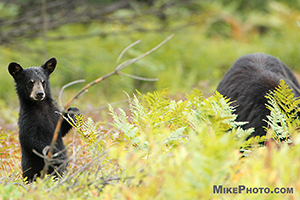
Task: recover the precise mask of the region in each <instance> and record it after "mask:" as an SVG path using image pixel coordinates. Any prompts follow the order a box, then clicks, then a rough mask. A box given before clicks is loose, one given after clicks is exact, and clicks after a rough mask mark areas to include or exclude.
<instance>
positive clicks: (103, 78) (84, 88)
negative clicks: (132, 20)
mask: <svg viewBox="0 0 300 200" xmlns="http://www.w3.org/2000/svg"><path fill="white" fill-rule="evenodd" d="M173 36H174V34H172V35H170V36H169V37H167V38H166V39H165V40H164V41H162V42H161V43H159V44H158V45H157V46H155V47H154V48H152V49H151V50H149V51H147V52H146V53H144V54H142V55H140V56H138V57H136V58H133V59H129V60H127V61H125V62H123V63H121V64H120V65H118V66H116V67H115V70H114V71H113V72H110V73H108V74H106V75H104V76H102V77H100V78H98V79H96V80H94V81H92V82H90V83H89V84H87V85H86V86H84V87H83V88H82V89H81V90H80V91H79V92H78V93H77V94H76V95H75V96H74V97H72V98H71V99H70V100H69V101H68V103H67V104H66V105H65V107H64V109H63V111H62V115H61V116H60V117H59V120H58V122H57V125H56V128H55V131H54V134H53V138H52V142H51V145H50V149H49V152H48V155H47V157H48V159H49V160H50V159H51V157H52V153H53V150H54V146H55V143H56V140H57V137H58V133H59V130H60V127H61V123H62V121H63V117H62V116H63V115H64V113H66V110H67V109H68V108H69V107H70V105H71V104H72V102H73V101H74V100H76V99H78V98H79V97H80V96H81V94H83V93H84V92H86V91H87V89H88V88H90V87H92V86H93V85H95V84H97V83H99V82H101V81H104V80H105V79H107V78H109V77H111V76H113V75H118V74H119V75H122V74H121V73H120V71H121V70H123V69H125V68H126V67H128V66H129V65H131V64H133V63H135V62H137V61H138V60H140V59H142V58H144V57H145V56H147V55H149V54H151V53H152V52H154V51H156V50H157V49H158V48H160V47H161V46H162V45H164V44H165V43H166V42H167V41H169V40H170V39H171V38H172V37H173ZM137 43H139V41H136V42H134V43H133V44H131V45H129V46H128V47H126V48H125V49H124V50H123V51H122V52H121V54H120V56H119V57H118V59H117V64H118V62H119V60H120V59H121V58H122V56H123V55H124V53H125V52H126V51H127V50H128V49H129V48H131V47H133V46H134V45H136V44H137ZM131 78H134V76H131ZM47 171H48V164H47V163H45V166H44V169H43V171H42V174H41V178H44V177H45V175H46V173H47Z"/></svg>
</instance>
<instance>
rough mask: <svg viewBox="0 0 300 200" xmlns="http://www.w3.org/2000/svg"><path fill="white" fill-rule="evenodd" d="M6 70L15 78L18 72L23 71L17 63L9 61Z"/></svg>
mask: <svg viewBox="0 0 300 200" xmlns="http://www.w3.org/2000/svg"><path fill="white" fill-rule="evenodd" d="M8 71H9V73H10V75H11V76H12V77H14V78H15V77H16V76H17V75H18V74H20V73H21V72H22V71H23V68H22V67H21V65H19V64H18V63H15V62H11V63H10V64H9V65H8Z"/></svg>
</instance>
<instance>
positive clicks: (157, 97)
mask: <svg viewBox="0 0 300 200" xmlns="http://www.w3.org/2000/svg"><path fill="white" fill-rule="evenodd" d="M22 2H23V3H24V4H25V3H27V2H29V1H27V0H25V1H22ZM91 2H93V3H95V4H96V3H97V2H98V1H97V0H95V1H91ZM105 2H106V3H107V4H110V3H112V2H116V1H113V0H111V1H105ZM151 2H152V1H150V0H149V1H146V0H145V1H142V0H140V1H132V3H131V5H130V9H126V8H122V9H118V10H116V11H114V12H112V13H109V14H106V15H103V16H101V17H103V21H101V20H99V19H97V20H92V21H89V22H78V23H69V24H65V25H62V26H59V27H57V28H55V29H50V28H49V30H47V31H46V34H45V35H43V34H41V33H40V32H38V31H37V32H34V31H33V33H34V34H36V35H38V36H35V37H33V36H32V37H30V36H28V37H26V36H25V35H24V36H23V37H21V36H20V37H18V38H17V39H16V41H14V42H11V41H10V43H5V45H2V46H0V62H1V63H2V67H3V68H2V70H3V72H2V73H1V74H0V79H1V83H2V84H0V108H1V116H2V117H1V118H0V158H1V164H0V183H1V184H0V200H2V199H3V200H6V199H45V200H46V199H254V198H255V199H299V198H300V196H299V195H300V193H299V191H300V184H299V182H300V176H299V174H300V173H299V172H300V171H299V169H300V160H299V152H300V145H299V142H300V136H299V134H298V130H297V127H298V124H299V119H298V118H297V117H296V113H297V112H298V110H297V108H296V107H297V105H298V104H299V99H298V98H295V97H294V96H293V94H292V93H291V91H290V90H289V89H288V88H287V86H286V85H285V84H284V82H281V84H280V86H279V87H278V89H277V90H275V91H274V92H273V93H270V94H268V95H267V96H266V98H267V99H268V104H267V105H266V106H267V107H268V108H269V109H270V110H271V114H270V116H269V117H268V123H269V125H270V127H271V129H270V130H269V131H268V134H267V136H266V137H265V138H263V139H264V140H267V145H266V146H264V147H262V146H260V145H258V144H257V141H258V140H256V139H254V140H251V141H248V142H244V139H245V138H246V137H247V135H248V134H250V133H251V131H253V130H252V129H249V130H242V129H241V128H240V126H241V125H242V124H243V123H247V122H240V123H237V122H235V121H234V120H235V119H236V116H235V115H233V114H232V112H233V110H234V108H233V107H231V106H230V105H229V104H228V99H224V98H223V97H222V96H221V95H220V94H219V93H217V92H215V88H216V86H217V84H218V82H219V81H220V80H221V78H222V76H223V74H224V73H225V72H226V71H227V69H228V68H229V67H230V66H231V65H232V64H233V62H234V61H235V60H236V59H237V58H238V57H240V56H242V55H245V54H247V53H254V52H264V53H266V54H271V55H273V56H275V57H278V58H279V59H280V60H282V61H283V62H284V63H285V64H286V65H287V66H289V67H290V68H291V69H292V70H293V71H294V72H295V74H296V75H297V72H299V67H298V65H299V64H298V63H300V57H299V52H300V46H299V45H298V43H299V40H300V34H299V32H300V29H299V27H298V25H297V21H300V4H299V2H298V1H296V0H293V1H287V0H278V1H271V0H268V1H245V0H237V1H228V0H215V1H190V2H191V4H186V3H184V2H186V1H174V2H176V3H174V4H172V3H170V2H171V1H169V0H156V1H153V5H151V6H150V4H151ZM172 2H173V1H172ZM82 9H83V8H82ZM0 11H1V12H0V13H1V14H0V18H1V19H3V18H5V19H7V21H9V20H13V19H15V18H16V17H17V16H18V15H19V14H20V12H21V9H20V7H19V4H18V5H15V4H10V5H6V4H4V3H0ZM4 11H5V12H4ZM80 11H81V10H80V9H78V10H77V12H80ZM152 11H153V12H152ZM154 11H155V12H154ZM158 11H161V12H162V13H159V12H158ZM154 13H155V14H154ZM159 14H160V15H159ZM159 16H160V17H159ZM54 17H55V16H54ZM0 26H1V24H0ZM24 26H25V25H24ZM15 28H16V27H15ZM11 29H12V27H8V28H6V29H3V30H4V31H7V30H11ZM171 34H175V36H174V37H173V38H172V39H171V40H170V41H168V42H167V43H166V44H164V45H163V46H162V47H161V48H159V49H158V50H156V51H155V52H153V53H151V54H150V55H149V56H147V57H145V58H143V59H141V60H139V61H137V62H136V63H134V64H133V65H131V66H130V67H128V68H126V69H125V70H124V72H126V73H129V74H133V75H137V76H141V77H146V78H159V81H157V82H144V81H140V80H135V79H131V78H129V77H124V76H113V77H111V78H109V79H107V80H105V81H103V82H101V83H99V84H98V85H95V86H93V87H91V88H89V91H88V92H87V93H84V94H83V95H82V96H81V97H80V98H79V99H78V100H76V101H75V103H74V104H75V106H76V107H78V108H80V110H82V111H84V112H83V118H80V119H79V121H80V122H81V126H78V127H76V130H75V131H73V133H71V134H69V135H68V136H67V137H66V138H65V139H64V141H65V143H66V144H67V145H68V147H69V149H68V152H69V154H70V158H71V160H70V164H69V166H68V172H67V173H66V174H65V176H64V177H62V179H59V180H53V179H52V178H50V177H46V178H45V179H38V180H37V182H35V183H33V184H31V185H26V184H25V183H24V182H23V181H22V178H21V177H22V176H21V168H20V157H21V152H20V147H19V143H18V134H17V133H18V131H17V125H16V122H17V114H18V101H17V96H16V94H15V91H14V83H13V80H12V78H11V77H10V75H9V73H8V72H7V66H8V64H9V63H10V62H12V61H16V62H18V63H20V64H21V65H22V66H23V67H30V66H36V65H40V64H42V63H44V62H45V60H47V59H48V58H50V57H52V56H54V57H56V58H57V60H58V66H57V69H56V71H55V72H54V73H53V74H52V75H51V79H50V81H51V86H52V91H53V93H54V97H55V99H58V94H59V90H60V88H61V87H62V86H63V85H64V84H67V83H69V82H71V81H74V80H77V79H86V82H91V81H93V80H95V79H97V78H98V77H101V76H103V75H105V74H107V73H109V72H112V71H113V70H114V68H115V65H116V61H117V58H118V56H119V54H120V53H121V51H122V50H123V49H124V48H125V47H127V46H128V45H130V44H132V43H133V42H135V41H137V40H139V39H141V40H142V42H141V43H140V44H138V45H135V46H134V47H132V48H130V49H129V50H128V51H127V52H126V53H125V54H124V56H123V58H122V60H121V62H123V61H125V60H128V59H131V58H134V57H137V56H139V55H141V54H143V53H144V52H147V51H149V50H150V49H151V48H153V47H154V46H156V45H157V44H158V43H160V42H161V41H162V40H164V39H165V38H166V37H168V36H169V35H171ZM0 36H3V35H1V33H0ZM4 36H5V35H4ZM4 36H3V37H4ZM3 37H2V39H1V38H0V41H2V42H3V41H4V39H3ZM84 85H85V83H80V84H76V85H72V86H71V87H68V88H67V89H66V90H65V93H64V95H63V99H62V100H63V102H64V103H65V102H67V101H68V100H69V98H70V97H72V96H73V95H74V94H75V93H76V92H77V91H78V90H80V89H81V88H82V87H83V86H84ZM137 91H139V92H137ZM200 91H201V92H200ZM124 99H129V103H126V104H122V105H113V104H112V103H113V102H115V101H120V100H124ZM107 104H110V105H109V108H108V109H102V110H100V112H94V113H91V112H90V111H91V110H94V109H95V107H99V106H103V105H104V106H105V105H107ZM283 111H284V112H283ZM271 137H272V138H273V139H274V140H271V139H270V138H271ZM249 143H250V144H249ZM249 145H251V148H249ZM241 147H247V148H244V149H243V150H244V153H241V152H240V150H241ZM243 155H244V156H245V157H242V156H243ZM219 185H222V186H223V187H239V186H240V185H243V186H245V187H253V188H255V187H257V188H258V187H264V188H267V187H268V188H270V190H271V191H272V190H274V189H275V188H276V187H279V188H292V190H293V194H270V193H269V194H260V193H257V194H254V193H253V192H252V194H246V193H245V192H244V193H242V194H214V193H213V186H219Z"/></svg>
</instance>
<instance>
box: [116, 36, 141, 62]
mask: <svg viewBox="0 0 300 200" xmlns="http://www.w3.org/2000/svg"><path fill="white" fill-rule="evenodd" d="M140 42H141V40H138V41H136V42H134V43H132V44H131V45H129V46H128V47H126V48H125V49H124V50H123V51H122V52H121V53H120V55H119V57H118V59H117V62H116V67H115V68H117V66H118V64H119V62H120V60H121V58H122V57H123V55H124V54H125V53H126V51H127V50H128V49H130V48H131V47H133V46H134V45H136V44H138V43H140Z"/></svg>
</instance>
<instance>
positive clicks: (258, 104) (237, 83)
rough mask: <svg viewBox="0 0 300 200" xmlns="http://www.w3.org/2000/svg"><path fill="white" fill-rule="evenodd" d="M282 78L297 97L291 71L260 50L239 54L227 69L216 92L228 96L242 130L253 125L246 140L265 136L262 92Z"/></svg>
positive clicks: (264, 110) (269, 88)
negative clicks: (259, 51)
mask: <svg viewBox="0 0 300 200" xmlns="http://www.w3.org/2000/svg"><path fill="white" fill-rule="evenodd" d="M281 79H283V80H284V81H285V83H286V84H287V85H288V86H289V87H290V88H291V89H293V90H292V91H293V93H294V94H295V96H300V93H299V88H300V86H299V83H298V81H297V80H296V78H295V76H294V75H293V73H292V71H291V70H290V69H289V68H288V67H287V66H286V65H285V64H284V63H283V62H281V61H280V60H278V59H277V58H275V57H273V56H271V55H266V54H263V53H255V54H248V55H245V56H242V57H240V58H239V59H238V60H237V61H236V62H235V63H234V64H233V65H232V67H231V68H230V69H229V70H228V71H227V73H226V74H225V76H224V77H223V79H222V80H221V82H220V83H219V85H218V87H217V91H218V92H220V93H221V94H222V95H224V96H226V97H228V98H230V101H232V104H231V105H232V106H235V107H236V111H235V114H237V115H238V116H237V121H245V122H246V121H247V122H249V123H248V124H246V125H244V126H243V127H244V128H245V129H247V128H251V127H254V128H255V132H253V133H252V134H251V135H250V136H249V137H248V138H247V139H249V138H250V137H254V136H263V135H266V131H265V129H264V127H267V123H266V122H265V121H264V119H266V115H269V114H270V111H269V110H268V109H267V108H266V105H265V104H266V103H267V99H266V98H265V95H266V93H268V92H269V91H270V90H274V88H275V87H277V86H278V85H279V83H280V80H281Z"/></svg>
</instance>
